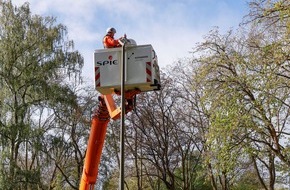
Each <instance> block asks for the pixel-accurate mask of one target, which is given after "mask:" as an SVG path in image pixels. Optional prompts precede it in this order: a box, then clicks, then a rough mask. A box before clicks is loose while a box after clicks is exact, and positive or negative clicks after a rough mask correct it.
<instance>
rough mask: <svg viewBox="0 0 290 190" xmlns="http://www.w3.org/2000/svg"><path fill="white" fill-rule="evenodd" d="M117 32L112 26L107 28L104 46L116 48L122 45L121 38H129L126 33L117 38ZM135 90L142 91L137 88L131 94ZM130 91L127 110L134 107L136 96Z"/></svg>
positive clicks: (119, 93) (118, 92)
mask: <svg viewBox="0 0 290 190" xmlns="http://www.w3.org/2000/svg"><path fill="white" fill-rule="evenodd" d="M115 33H116V29H115V28H113V27H111V28H108V29H107V34H106V36H105V37H104V38H103V44H104V48H116V47H121V44H120V43H119V40H120V39H123V38H125V39H126V38H127V36H126V34H124V36H123V37H121V38H119V40H115V39H114V35H115ZM135 92H138V93H139V92H140V90H135V91H131V94H136V93H135ZM115 93H116V94H118V95H121V92H120V91H115ZM131 94H130V93H128V95H129V97H126V98H125V99H126V110H127V109H128V110H129V109H133V107H134V100H133V99H134V98H135V95H133V96H132V95H131Z"/></svg>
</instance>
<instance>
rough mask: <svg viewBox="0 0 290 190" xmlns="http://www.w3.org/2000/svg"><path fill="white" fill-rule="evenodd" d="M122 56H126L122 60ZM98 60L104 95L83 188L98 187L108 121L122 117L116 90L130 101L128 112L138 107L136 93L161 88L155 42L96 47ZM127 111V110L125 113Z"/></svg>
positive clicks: (97, 81) (98, 84)
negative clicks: (103, 47)
mask: <svg viewBox="0 0 290 190" xmlns="http://www.w3.org/2000/svg"><path fill="white" fill-rule="evenodd" d="M129 41H130V40H129ZM121 58H125V59H123V61H122V60H121ZM124 60H126V61H124ZM121 62H123V64H125V65H127V66H126V67H125V68H127V70H126V72H125V73H126V75H125V80H124V81H125V83H126V84H125V85H124V91H123V90H121V89H120V78H121V76H120V64H119V63H121ZM124 62H125V63H124ZM94 63H95V86H96V89H97V90H98V91H99V92H100V93H101V94H102V95H101V96H99V106H98V108H97V109H96V111H95V113H94V115H93V117H92V122H91V131H90V136H89V141H88V146H87V152H86V156H85V162H84V167H83V173H82V177H81V182H80V187H79V190H93V189H94V185H95V183H96V180H97V176H98V169H99V164H100V160H101V155H102V149H103V145H104V141H105V136H106V131H107V126H108V123H109V121H110V119H113V120H117V119H119V118H120V117H121V108H119V107H116V105H115V101H114V99H113V96H112V94H114V93H115V94H117V95H121V94H120V91H122V100H125V102H126V104H125V109H124V110H125V113H128V112H130V111H132V110H133V108H134V98H135V96H136V94H139V93H141V92H147V91H153V90H160V73H159V67H158V61H157V55H156V53H155V51H154V49H153V47H152V46H151V45H141V46H137V45H136V44H134V43H133V44H131V45H130V44H129V43H128V46H123V47H122V48H111V49H101V50H96V51H95V53H94ZM123 73H124V72H123ZM123 93H124V94H123ZM122 111H123V110H122ZM123 114H124V112H122V117H123Z"/></svg>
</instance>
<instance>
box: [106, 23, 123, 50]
mask: <svg viewBox="0 0 290 190" xmlns="http://www.w3.org/2000/svg"><path fill="white" fill-rule="evenodd" d="M115 33H116V29H115V28H112V27H111V28H108V29H107V34H106V36H104V38H103V44H104V48H116V47H121V44H120V43H119V40H115V39H114V35H115ZM122 38H126V35H124V37H121V38H120V39H122Z"/></svg>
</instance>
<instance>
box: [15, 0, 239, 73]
mask: <svg viewBox="0 0 290 190" xmlns="http://www.w3.org/2000/svg"><path fill="white" fill-rule="evenodd" d="M237 1H243V0H237ZM12 2H13V3H14V4H16V5H21V4H23V3H24V2H25V0H12ZM29 2H30V8H31V10H32V13H33V14H41V15H46V16H47V15H51V16H56V17H57V21H58V22H61V23H63V24H64V25H66V26H67V27H68V30H69V31H68V32H69V33H68V34H69V37H70V38H71V39H73V40H74V41H75V45H76V48H77V49H78V48H79V49H78V50H79V51H80V52H81V53H82V54H83V55H84V57H85V67H86V68H85V69H84V70H85V71H86V73H89V75H91V76H93V67H92V53H93V51H94V50H95V49H96V48H102V37H103V35H104V33H105V30H106V28H107V27H109V26H114V27H116V29H117V34H116V36H117V37H118V36H120V35H122V34H123V33H127V35H128V37H129V38H133V39H135V40H136V41H137V44H152V45H153V47H154V48H155V50H156V52H157V55H158V57H159V64H160V67H165V66H166V65H169V64H173V62H174V61H176V60H177V59H178V58H183V57H187V56H190V54H189V53H188V52H189V51H191V48H192V47H193V46H194V45H195V43H196V42H198V41H201V40H202V36H203V35H205V34H206V33H207V32H208V31H209V30H210V29H211V28H212V27H213V26H220V27H226V29H225V30H227V29H229V28H228V27H230V26H233V25H235V24H237V22H239V21H241V18H239V17H240V14H241V13H240V12H237V10H239V9H240V7H238V8H237V7H236V8H235V9H234V8H233V7H231V6H229V5H228V4H227V3H226V2H227V1H223V0H221V1H213V0H180V1H173V0H160V1H154V0H143V1H141V0H122V1H118V0H77V1H71V0H62V1H60V0H50V1H45V0H29ZM90 70H92V72H91V73H90V72H89V71H90Z"/></svg>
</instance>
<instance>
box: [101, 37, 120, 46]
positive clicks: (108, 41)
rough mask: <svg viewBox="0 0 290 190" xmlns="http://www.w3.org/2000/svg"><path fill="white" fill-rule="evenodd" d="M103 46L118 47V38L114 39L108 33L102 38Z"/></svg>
mask: <svg viewBox="0 0 290 190" xmlns="http://www.w3.org/2000/svg"><path fill="white" fill-rule="evenodd" d="M103 44H104V48H115V47H120V46H121V45H120V43H119V41H118V40H115V39H114V38H113V37H111V36H110V35H106V36H105V37H104V39H103Z"/></svg>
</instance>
